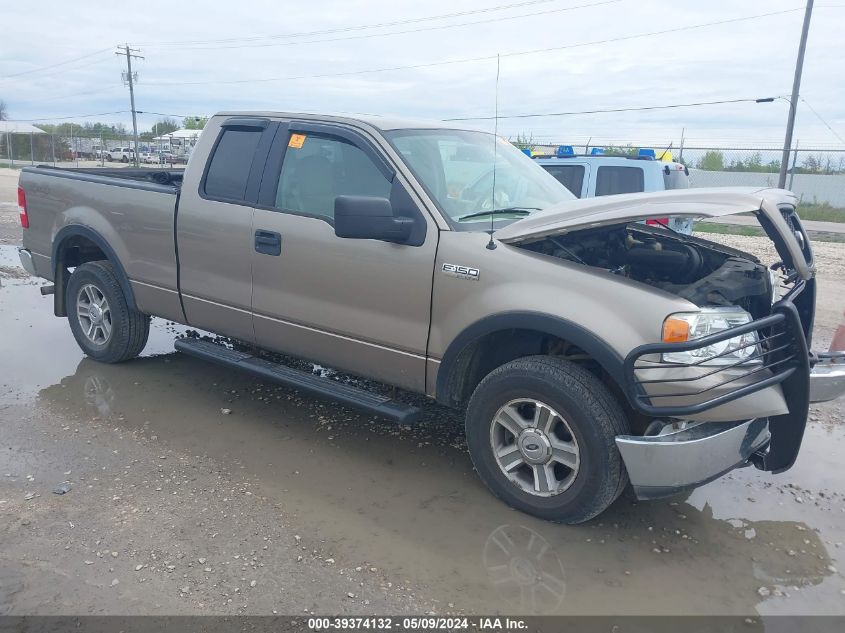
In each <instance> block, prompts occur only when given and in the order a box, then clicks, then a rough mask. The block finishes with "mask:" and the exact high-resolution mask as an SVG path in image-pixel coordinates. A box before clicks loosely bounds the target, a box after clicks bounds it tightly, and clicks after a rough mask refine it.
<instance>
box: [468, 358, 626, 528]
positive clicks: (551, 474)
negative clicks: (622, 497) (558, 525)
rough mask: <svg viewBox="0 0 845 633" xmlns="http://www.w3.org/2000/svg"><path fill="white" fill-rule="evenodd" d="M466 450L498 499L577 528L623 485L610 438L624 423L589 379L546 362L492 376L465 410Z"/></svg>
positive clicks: (527, 362)
mask: <svg viewBox="0 0 845 633" xmlns="http://www.w3.org/2000/svg"><path fill="white" fill-rule="evenodd" d="M466 432H467V444H468V445H469V452H470V456H471V457H472V461H473V463H474V465H475V468H476V470H477V471H478V473H479V475H480V476H481V478H482V480H484V483H485V484H487V486H488V487H489V488H490V490H491V491H492V492H493V494H495V495H496V496H497V497H499V498H500V499H502V500H503V501H505V502H506V503H508V504H509V505H511V506H513V507H515V508H517V509H518V510H522V511H523V512H527V513H529V514H532V515H534V516H537V517H540V518H543V519H549V520H552V521H560V522H565V523H581V522H583V521H587V520H588V519H591V518H592V517H594V516H596V515H597V514H599V513H601V512H602V511H604V510H605V509H606V508H607V507H608V506H609V505H610V504H611V503H613V501H614V500H615V499H616V498H617V497H618V496H619V494H620V493H621V492H622V490H623V489H624V487H625V486H626V485H627V483H628V476H627V473H626V472H625V467H624V464H623V463H622V457H621V455H620V454H619V450H618V449H617V448H616V443H615V437H616V436H617V435H623V434H627V433H628V432H629V430H628V421H627V418H626V417H625V414H624V412H623V411H622V408H621V407H620V405H619V403H618V402H617V401H616V399H615V397H614V396H613V394H611V393H610V391H609V390H608V389H607V387H605V386H604V384H602V383H601V381H600V380H599V379H598V378H596V376H594V375H593V374H591V373H590V372H588V371H586V370H585V369H583V368H582V367H579V366H578V365H576V364H574V363H572V362H569V361H566V360H564V359H561V358H556V357H552V356H531V357H527V358H520V359H517V360H515V361H512V362H510V363H507V364H506V365H503V366H502V367H499V368H498V369H496V370H494V371H493V372H491V373H490V374H489V375H488V376H487V377H486V378H484V380H482V381H481V383H480V384H479V385H478V387H477V388H476V390H475V392H474V393H473V395H472V398H471V399H470V402H469V406H468V408H467V419H466Z"/></svg>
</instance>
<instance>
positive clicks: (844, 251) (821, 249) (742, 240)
mask: <svg viewBox="0 0 845 633" xmlns="http://www.w3.org/2000/svg"><path fill="white" fill-rule="evenodd" d="M695 236H696V237H700V238H702V239H705V240H710V241H711V242H717V243H719V244H724V245H725V246H730V247H732V248H736V249H739V250H741V251H745V252H746V253H751V254H752V255H755V256H756V257H758V258H759V259H760V261H762V262H764V263H766V264H771V263H774V262H776V261H778V260H779V259H780V258H779V257H778V254H777V251H776V250H775V247H774V244H772V241H771V240H770V239H769V238H767V237H756V236H750V235H724V234H720V233H696V234H695ZM813 255H814V256H815V260H816V269H817V272H818V274H819V276H822V277H838V278H839V279H845V244H842V243H838V242H813Z"/></svg>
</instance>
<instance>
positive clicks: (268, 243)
mask: <svg viewBox="0 0 845 633" xmlns="http://www.w3.org/2000/svg"><path fill="white" fill-rule="evenodd" d="M255 252H256V253H261V254H263V255H274V256H278V255H281V254H282V236H281V235H280V234H279V233H275V232H273V231H261V230H259V231H256V232H255Z"/></svg>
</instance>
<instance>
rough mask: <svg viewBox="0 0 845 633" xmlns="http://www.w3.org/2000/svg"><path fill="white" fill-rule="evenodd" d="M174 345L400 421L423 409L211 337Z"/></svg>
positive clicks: (415, 417) (406, 421)
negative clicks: (231, 347) (252, 352)
mask: <svg viewBox="0 0 845 633" xmlns="http://www.w3.org/2000/svg"><path fill="white" fill-rule="evenodd" d="M175 347H176V349H177V350H178V351H180V352H184V353H185V354H189V355H191V356H196V357H197V358H201V359H203V360H208V361H211V362H213V363H217V364H219V365H225V366H227V367H232V368H234V369H239V370H241V371H246V372H249V373H250V374H253V375H254V376H256V377H258V378H261V379H263V380H270V381H273V382H278V383H281V384H283V385H285V386H288V387H292V388H294V389H300V390H302V391H307V392H308V393H312V394H314V395H317V396H323V397H325V398H330V399H332V400H335V401H337V402H340V403H341V404H345V405H347V406H350V407H353V408H355V409H360V410H362V411H367V412H369V413H373V414H376V415H380V416H382V417H385V418H389V419H391V420H395V421H396V422H399V423H400V424H413V423H414V422H416V421H417V420H418V419H419V417H420V414H421V413H422V411H421V410H420V409H419V408H418V407H414V406H411V405H407V404H404V403H402V402H396V401H395V400H391V399H390V398H387V397H385V396H382V395H379V394H376V393H372V392H370V391H365V390H364V389H359V388H358V387H353V386H351V385H345V384H343V383H340V382H337V381H335V380H331V379H329V378H320V377H319V376H315V375H314V374H310V373H308V372H306V371H302V370H300V369H294V368H292V367H288V366H287V365H281V364H279V363H273V362H271V361H268V360H265V359H263V358H258V357H256V356H252V355H251V354H247V353H245V352H238V351H236V350H232V349H229V348H227V347H223V346H222V345H217V344H216V343H211V342H209V341H202V340H199V339H194V338H181V339H177V340H176V343H175Z"/></svg>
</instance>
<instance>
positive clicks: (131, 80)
mask: <svg viewBox="0 0 845 633" xmlns="http://www.w3.org/2000/svg"><path fill="white" fill-rule="evenodd" d="M117 49H118V50H117V51H115V55H126V82H127V83H128V84H129V103H130V105H131V107H132V136H133V138H134V139H135V152H134V154H135V157H134V159H133V162H134V163H135V167H138V117H137V115H136V114H135V78H136V76H135V75H133V74H132V60H133V59H144V58H143V57H141V56H140V55H135V53H140V52H141V51H140V50H138V49H137V48H129V44H126V45H125V46H118V47H117Z"/></svg>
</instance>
